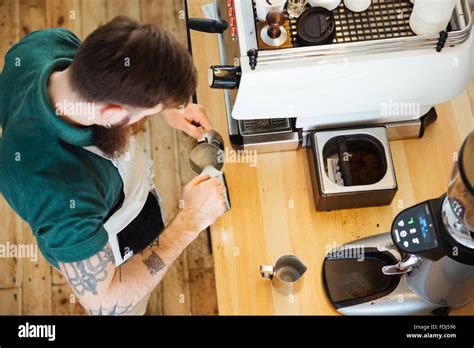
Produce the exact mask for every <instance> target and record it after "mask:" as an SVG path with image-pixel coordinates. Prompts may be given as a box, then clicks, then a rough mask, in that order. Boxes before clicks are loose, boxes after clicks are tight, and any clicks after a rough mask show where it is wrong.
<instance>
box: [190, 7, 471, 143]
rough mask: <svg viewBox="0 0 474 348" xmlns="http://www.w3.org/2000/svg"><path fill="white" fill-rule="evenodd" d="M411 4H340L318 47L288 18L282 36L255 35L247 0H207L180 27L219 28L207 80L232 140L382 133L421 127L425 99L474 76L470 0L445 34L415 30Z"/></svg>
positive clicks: (428, 116) (440, 96)
mask: <svg viewBox="0 0 474 348" xmlns="http://www.w3.org/2000/svg"><path fill="white" fill-rule="evenodd" d="M307 6H309V5H307ZM412 10H413V4H412V3H411V2H410V0H373V1H372V5H371V6H370V7H369V9H367V10H366V11H363V12H360V13H355V12H352V11H350V10H348V9H347V8H345V7H344V5H343V4H342V3H341V4H340V5H339V6H338V7H337V8H336V9H335V10H333V11H332V14H333V16H334V22H335V27H336V28H335V31H336V34H335V37H334V40H333V41H332V43H331V44H326V45H317V46H301V45H300V44H299V43H298V39H297V19H291V18H288V17H287V21H286V23H285V27H286V28H288V33H289V40H288V41H289V43H288V45H283V46H281V47H268V45H265V44H262V40H261V38H260V34H259V33H261V30H260V29H261V27H262V26H263V25H265V23H264V22H262V21H259V20H258V18H257V15H256V8H255V0H214V2H213V3H210V4H209V6H208V7H207V8H204V12H205V13H206V17H207V18H206V19H195V18H193V19H190V20H188V27H189V28H190V29H195V30H202V31H207V32H213V33H217V35H218V37H219V47H220V53H221V57H220V62H216V65H215V66H212V67H211V68H210V70H209V85H210V86H211V87H213V88H223V89H224V91H225V98H226V104H227V119H228V128H229V134H230V137H231V140H232V142H233V144H234V145H235V146H237V147H240V148H252V149H258V151H259V152H267V151H282V150H291V149H296V148H298V147H300V146H309V145H310V141H309V133H310V132H311V131H315V130H320V129H328V128H329V129H337V128H342V127H354V126H357V127H358V126H361V127H365V126H374V125H382V126H384V127H386V128H387V132H388V137H389V139H390V140H395V139H406V138H414V137H420V136H422V135H423V130H424V127H425V126H426V125H427V124H429V123H430V122H431V121H433V120H434V119H435V117H436V115H435V111H434V109H433V106H435V105H437V104H440V103H444V102H446V101H449V100H451V99H452V98H454V97H455V96H457V95H458V94H459V93H460V92H461V91H463V90H464V89H465V88H466V86H467V85H468V84H469V82H470V80H471V79H472V77H473V76H474V43H473V41H474V39H473V37H472V35H471V29H472V18H471V10H470V7H469V2H468V0H457V5H456V8H455V11H454V13H453V16H452V20H451V22H450V24H449V26H448V28H447V31H446V34H447V37H442V36H441V35H434V36H416V35H415V34H414V33H413V32H412V31H411V29H410V24H409V20H410V15H411V12H412ZM206 21H207V23H206Z"/></svg>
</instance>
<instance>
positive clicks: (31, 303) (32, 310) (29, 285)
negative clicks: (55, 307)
mask: <svg viewBox="0 0 474 348" xmlns="http://www.w3.org/2000/svg"><path fill="white" fill-rule="evenodd" d="M22 226H23V231H24V232H23V233H24V239H25V244H30V245H36V239H35V238H34V236H33V233H32V232H31V230H30V228H29V227H28V226H27V225H26V223H23V224H22ZM51 281H52V279H51V266H50V265H49V263H48V262H47V261H46V260H45V259H44V258H43V256H42V255H38V261H37V262H33V261H30V260H27V259H25V260H23V292H22V295H23V301H22V306H23V311H22V312H23V314H24V315H48V314H51V287H52V285H51Z"/></svg>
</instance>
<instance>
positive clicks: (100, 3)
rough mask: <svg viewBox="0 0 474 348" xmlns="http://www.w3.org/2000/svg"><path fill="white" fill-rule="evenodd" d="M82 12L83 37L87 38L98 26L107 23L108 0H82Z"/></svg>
mask: <svg viewBox="0 0 474 348" xmlns="http://www.w3.org/2000/svg"><path fill="white" fill-rule="evenodd" d="M81 13H82V15H81V26H82V28H81V30H82V39H85V38H86V37H87V36H88V35H89V34H90V33H91V32H93V31H94V30H95V29H97V27H99V26H101V25H104V24H105V23H106V21H107V3H106V0H82V1H81Z"/></svg>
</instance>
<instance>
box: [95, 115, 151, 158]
mask: <svg viewBox="0 0 474 348" xmlns="http://www.w3.org/2000/svg"><path fill="white" fill-rule="evenodd" d="M129 122H130V120H129V119H128V118H126V119H124V120H123V121H122V122H121V123H120V124H117V125H113V126H112V127H110V128H107V127H103V126H97V125H94V126H92V128H93V132H92V139H93V142H94V145H95V146H97V147H98V148H99V149H100V150H102V152H103V153H104V154H105V155H106V156H108V157H110V158H117V157H120V156H122V155H123V154H125V153H126V152H127V150H128V145H129V142H130V138H131V137H132V136H134V135H136V134H137V133H139V132H140V131H142V130H143V128H144V126H145V122H146V121H145V119H143V120H141V121H139V122H137V123H134V124H132V125H129V124H128V123H129Z"/></svg>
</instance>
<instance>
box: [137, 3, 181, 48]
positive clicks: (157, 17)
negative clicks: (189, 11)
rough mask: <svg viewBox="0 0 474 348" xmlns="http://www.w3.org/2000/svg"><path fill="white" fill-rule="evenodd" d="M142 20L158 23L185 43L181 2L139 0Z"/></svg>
mask: <svg viewBox="0 0 474 348" xmlns="http://www.w3.org/2000/svg"><path fill="white" fill-rule="evenodd" d="M140 5H141V9H142V21H143V22H144V23H150V24H155V25H159V26H160V27H163V28H164V29H166V30H167V31H169V32H171V33H173V34H174V35H175V36H176V37H177V38H178V40H179V41H180V42H181V43H182V44H183V45H187V35H186V22H185V17H184V15H183V14H184V12H183V11H184V9H183V2H182V1H176V0H141V2H140Z"/></svg>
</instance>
